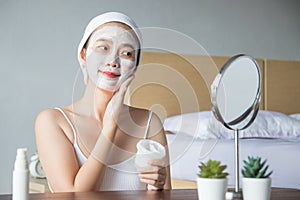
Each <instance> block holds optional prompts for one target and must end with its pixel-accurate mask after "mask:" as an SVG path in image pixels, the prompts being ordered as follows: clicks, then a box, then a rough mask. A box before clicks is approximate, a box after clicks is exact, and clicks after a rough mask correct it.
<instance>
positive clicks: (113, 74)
mask: <svg viewBox="0 0 300 200" xmlns="http://www.w3.org/2000/svg"><path fill="white" fill-rule="evenodd" d="M102 74H103V75H104V76H106V77H107V78H117V77H119V76H120V75H119V74H115V73H113V72H102Z"/></svg>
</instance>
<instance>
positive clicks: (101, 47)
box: [98, 46, 108, 51]
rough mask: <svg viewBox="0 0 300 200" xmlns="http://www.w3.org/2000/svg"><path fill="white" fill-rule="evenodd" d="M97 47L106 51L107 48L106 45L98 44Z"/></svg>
mask: <svg viewBox="0 0 300 200" xmlns="http://www.w3.org/2000/svg"><path fill="white" fill-rule="evenodd" d="M98 48H99V49H101V50H103V51H107V50H108V47H106V46H98Z"/></svg>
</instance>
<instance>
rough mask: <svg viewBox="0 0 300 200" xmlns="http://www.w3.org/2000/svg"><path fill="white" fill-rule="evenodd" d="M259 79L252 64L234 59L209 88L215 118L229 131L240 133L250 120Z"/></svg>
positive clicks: (247, 59) (243, 57)
mask: <svg viewBox="0 0 300 200" xmlns="http://www.w3.org/2000/svg"><path fill="white" fill-rule="evenodd" d="M260 85H261V77H260V70H259V66H258V64H257V63H256V61H255V60H254V59H253V58H251V57H250V56H247V55H243V54H242V55H237V56H234V57H232V58H231V59H229V60H228V62H227V63H226V64H225V65H224V66H223V67H222V68H221V70H220V72H219V74H218V75H217V76H216V78H215V80H214V82H213V84H212V86H211V100H212V106H213V108H212V109H213V112H214V114H215V116H216V118H217V119H218V120H219V121H220V122H221V123H222V124H224V125H225V126H226V127H227V128H229V129H239V130H241V129H244V128H246V127H247V126H249V125H250V124H251V122H252V121H253V120H254V118H255V116H256V113H257V110H258V107H259V101H260Z"/></svg>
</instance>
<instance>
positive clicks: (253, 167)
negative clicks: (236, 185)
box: [242, 156, 273, 178]
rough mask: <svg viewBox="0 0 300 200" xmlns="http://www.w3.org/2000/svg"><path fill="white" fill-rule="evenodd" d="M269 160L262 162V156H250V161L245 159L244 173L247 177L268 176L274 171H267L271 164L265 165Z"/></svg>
mask: <svg viewBox="0 0 300 200" xmlns="http://www.w3.org/2000/svg"><path fill="white" fill-rule="evenodd" d="M266 162H267V160H264V161H263V162H261V157H251V156H248V161H245V160H244V164H245V165H244V168H243V169H242V174H243V176H244V177H245V178H268V177H269V176H270V175H271V174H272V173H273V171H271V172H269V173H266V172H267V170H268V167H269V165H265V164H266Z"/></svg>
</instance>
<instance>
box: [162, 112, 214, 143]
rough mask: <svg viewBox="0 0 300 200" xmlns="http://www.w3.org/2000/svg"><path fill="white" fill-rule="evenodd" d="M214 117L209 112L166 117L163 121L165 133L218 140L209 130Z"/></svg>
mask: <svg viewBox="0 0 300 200" xmlns="http://www.w3.org/2000/svg"><path fill="white" fill-rule="evenodd" d="M213 119H214V116H213V114H212V112H211V111H202V112H194V113H186V114H182V115H175V116H172V117H168V118H166V119H165V120H164V121H163V126H164V129H165V131H169V132H171V133H174V134H176V133H177V134H178V133H183V134H186V135H190V136H193V137H197V138H200V139H209V138H218V136H217V134H216V133H214V132H213V131H212V130H210V124H211V122H210V121H211V120H213Z"/></svg>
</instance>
